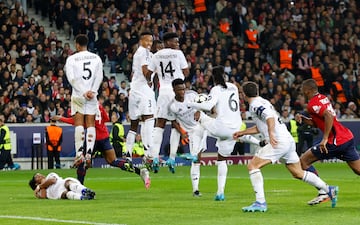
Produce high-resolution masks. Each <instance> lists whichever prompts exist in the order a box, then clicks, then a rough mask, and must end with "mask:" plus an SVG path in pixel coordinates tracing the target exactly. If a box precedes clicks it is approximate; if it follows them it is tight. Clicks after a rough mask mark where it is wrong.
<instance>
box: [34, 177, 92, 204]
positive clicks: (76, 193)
mask: <svg viewBox="0 0 360 225" xmlns="http://www.w3.org/2000/svg"><path fill="white" fill-rule="evenodd" d="M29 185H30V187H31V189H33V190H34V195H35V197H36V198H42V199H46V198H47V199H53V200H57V199H70V200H92V199H94V198H95V192H94V191H92V190H91V189H89V188H87V187H85V186H84V185H82V184H81V183H80V182H79V181H78V180H77V179H75V178H72V177H67V178H65V179H63V178H62V177H60V176H59V175H58V174H56V173H49V174H48V175H47V176H46V177H45V176H44V175H43V174H41V173H36V174H35V175H34V176H33V177H32V179H31V180H30V181H29Z"/></svg>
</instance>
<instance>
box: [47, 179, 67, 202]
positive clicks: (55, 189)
mask: <svg viewBox="0 0 360 225" xmlns="http://www.w3.org/2000/svg"><path fill="white" fill-rule="evenodd" d="M66 190H67V189H66V188H65V180H64V179H61V178H60V179H57V180H56V183H55V184H53V185H50V186H49V187H48V188H47V189H46V197H47V198H48V199H61V195H62V193H63V192H64V191H66Z"/></svg>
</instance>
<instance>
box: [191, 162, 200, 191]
mask: <svg viewBox="0 0 360 225" xmlns="http://www.w3.org/2000/svg"><path fill="white" fill-rule="evenodd" d="M190 178H191V184H192V188H193V192H195V191H198V190H199V180H200V163H191V168H190Z"/></svg>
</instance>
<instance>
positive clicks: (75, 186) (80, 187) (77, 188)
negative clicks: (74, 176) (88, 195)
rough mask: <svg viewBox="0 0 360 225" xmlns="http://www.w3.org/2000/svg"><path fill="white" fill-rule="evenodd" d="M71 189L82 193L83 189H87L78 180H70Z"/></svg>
mask: <svg viewBox="0 0 360 225" xmlns="http://www.w3.org/2000/svg"><path fill="white" fill-rule="evenodd" d="M69 189H70V190H71V191H74V192H76V193H80V194H81V191H82V190H84V189H86V187H85V186H84V185H82V184H80V183H78V182H70V184H69Z"/></svg>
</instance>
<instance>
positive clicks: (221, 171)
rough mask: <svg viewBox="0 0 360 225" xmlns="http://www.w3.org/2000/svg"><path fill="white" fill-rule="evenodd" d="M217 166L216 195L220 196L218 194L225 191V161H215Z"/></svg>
mask: <svg viewBox="0 0 360 225" xmlns="http://www.w3.org/2000/svg"><path fill="white" fill-rule="evenodd" d="M217 166H218V177H217V182H218V190H217V195H220V194H224V191H225V184H226V176H227V171H228V168H227V164H226V160H224V161H217Z"/></svg>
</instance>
